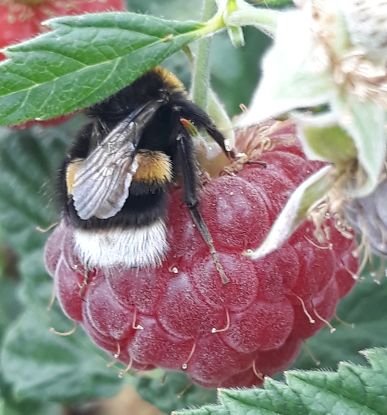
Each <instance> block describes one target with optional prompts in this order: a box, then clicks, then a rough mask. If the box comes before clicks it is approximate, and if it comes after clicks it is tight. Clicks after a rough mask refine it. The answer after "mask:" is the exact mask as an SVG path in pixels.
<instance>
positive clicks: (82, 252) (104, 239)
mask: <svg viewBox="0 0 387 415" xmlns="http://www.w3.org/2000/svg"><path fill="white" fill-rule="evenodd" d="M74 237H75V246H76V250H77V253H78V255H79V256H80V259H81V260H82V262H83V263H84V264H85V265H86V266H87V267H113V266H117V265H122V266H125V267H155V266H158V265H160V263H161V261H162V260H163V258H164V256H165V254H166V252H167V249H168V244H167V235H166V227H165V224H164V221H163V220H158V221H156V222H153V223H151V224H149V225H146V226H141V227H136V228H134V227H133V228H127V229H120V228H115V229H101V230H93V231H91V230H84V229H76V230H75V234H74Z"/></svg>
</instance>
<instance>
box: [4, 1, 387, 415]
mask: <svg viewBox="0 0 387 415" xmlns="http://www.w3.org/2000/svg"><path fill="white" fill-rule="evenodd" d="M200 4H201V2H199V1H193V2H192V5H191V6H192V7H189V10H187V9H188V8H187V3H186V2H185V1H182V0H173V1H161V2H160V1H156V0H153V1H144V0H130V1H128V6H129V9H130V10H131V11H135V12H140V13H148V14H151V15H154V16H158V17H164V18H168V19H182V20H184V19H190V20H191V19H196V20H198V19H199V18H200ZM187 12H189V16H187ZM245 36H246V45H247V46H246V47H245V48H243V49H235V48H233V47H232V46H231V44H230V42H229V39H228V38H227V35H226V34H225V33H223V34H220V35H218V36H216V37H215V38H214V39H213V44H212V54H211V71H212V83H213V87H214V89H215V90H216V92H217V94H218V95H219V97H220V98H221V100H222V101H223V102H224V103H225V106H226V108H227V110H228V112H229V114H231V115H237V114H238V113H239V111H240V110H239V105H240V104H241V103H244V104H248V102H249V99H250V97H251V93H252V90H253V88H254V86H255V85H256V83H257V80H258V77H259V71H258V60H259V56H260V54H261V53H262V52H263V51H264V50H265V48H266V47H267V45H268V44H269V40H268V38H266V37H265V36H264V35H262V34H260V33H259V32H258V31H257V30H254V29H251V28H249V29H246V30H245ZM165 64H166V66H168V67H169V68H171V69H172V70H174V71H175V72H176V73H177V74H178V75H179V76H180V78H181V79H183V80H184V81H185V83H186V84H188V83H189V70H188V67H189V64H188V63H187V60H186V58H185V56H184V55H183V53H181V52H180V53H177V54H176V55H173V56H172V57H171V58H168V59H167V61H166V63H165ZM82 123H83V119H82V117H80V116H77V117H74V118H73V119H71V120H70V121H68V122H66V123H65V124H63V125H61V126H60V127H52V128H42V127H33V128H30V129H26V130H11V129H8V128H2V129H1V130H0V172H1V174H0V287H1V289H0V342H1V354H0V415H19V414H20V415H21V414H30V415H35V414H36V415H46V414H47V415H48V414H49V415H56V414H59V413H62V406H63V405H65V406H74V405H77V404H81V403H84V402H88V401H90V400H91V399H94V398H100V397H107V396H112V395H114V394H115V393H116V392H118V391H119V390H120V388H121V387H122V386H123V384H124V383H130V384H132V385H134V386H136V387H137V390H138V391H139V392H140V394H141V395H142V396H143V397H144V398H145V399H147V400H149V401H151V402H152V403H153V404H155V405H157V406H158V407H159V408H160V409H161V410H162V411H164V412H165V413H169V412H170V411H172V410H177V409H182V408H187V407H192V406H200V405H205V404H208V403H214V402H215V401H216V394H215V392H214V391H207V390H202V389H200V388H198V387H196V386H192V387H190V388H189V389H188V390H187V392H186V393H185V394H183V395H182V396H180V395H179V393H180V392H181V391H182V390H183V389H184V388H185V387H186V386H187V380H186V378H185V377H184V376H183V375H179V374H168V375H167V376H166V378H165V379H163V376H162V375H161V374H160V373H155V374H152V376H149V377H128V378H125V379H124V380H120V379H119V378H118V376H117V373H118V369H117V368H107V367H106V363H107V362H108V361H107V357H106V356H105V355H104V354H103V353H102V352H98V351H97V349H96V348H95V346H93V345H92V344H91V342H90V341H89V340H88V339H87V338H86V336H85V335H83V334H82V333H81V332H80V331H77V332H76V333H75V334H74V335H73V336H70V337H57V336H55V335H54V334H52V333H50V332H49V330H48V329H49V328H50V327H54V328H55V329H56V330H59V331H66V330H69V329H70V328H71V322H69V321H67V320H66V319H65V318H64V317H63V315H62V314H61V312H60V311H59V310H58V308H57V307H56V306H54V307H53V308H52V309H51V310H50V311H49V310H47V305H48V303H49V300H50V297H51V292H52V281H51V280H50V278H49V277H48V276H47V274H46V272H45V270H44V267H43V263H42V251H43V246H44V242H45V239H46V237H47V235H46V234H42V233H39V232H38V231H37V230H36V227H37V226H39V227H42V228H44V227H47V226H49V225H50V224H52V223H53V222H55V221H56V218H57V209H56V207H55V203H54V199H55V198H54V192H53V184H54V182H55V177H56V171H57V169H58V167H59V165H60V162H61V160H62V158H63V156H64V154H65V151H66V148H67V147H68V145H69V143H70V141H71V137H73V136H74V134H75V132H76V131H77V130H78V128H79V127H80V126H81V124H82ZM378 269H380V270H382V269H384V267H383V266H382V264H370V265H369V267H368V268H367V269H366V271H364V273H363V276H362V279H361V281H360V282H359V284H358V285H357V287H356V288H355V289H354V290H353V292H352V293H351V294H350V295H349V296H348V297H347V298H346V299H345V300H344V301H343V302H342V304H341V305H340V307H339V310H338V316H340V318H341V319H342V320H345V321H347V322H348V323H353V325H354V326H353V327H352V326H349V325H348V324H344V323H342V322H341V321H339V320H338V321H336V323H335V326H336V327H337V331H336V332H335V333H334V334H331V333H330V332H329V331H328V330H323V331H321V332H320V333H319V334H318V335H317V336H315V337H314V338H313V339H311V340H310V341H309V342H308V345H307V347H306V348H305V350H304V352H303V353H302V354H301V356H300V357H299V359H298V360H297V362H296V363H295V365H294V367H295V368H297V369H315V368H317V367H318V368H330V369H336V368H337V364H338V362H339V361H342V360H350V361H352V362H356V363H362V364H365V361H364V359H363V358H362V356H361V355H360V354H359V353H358V351H359V350H362V349H364V348H368V347H377V346H386V344H387V325H386V322H385V318H386V314H387V288H386V284H387V281H386V278H385V276H384V275H381V273H382V271H380V272H379V271H377V270H378ZM383 272H384V271H383ZM371 273H372V275H371ZM375 279H378V283H376V282H375V281H374V280H375ZM311 354H312V355H313V358H312V357H311ZM317 361H318V362H319V365H318V366H316V364H317V363H316V362H317ZM42 391H44V393H43V392H42ZM226 395H227V394H226ZM232 399H234V400H235V399H236V400H238V399H239V398H238V397H235V396H233V397H232ZM241 400H242V398H241ZM225 401H227V400H225V398H224V396H223V401H222V402H223V404H224V402H225ZM228 403H229V401H228ZM205 411H207V412H205ZM215 411H216V412H215ZM227 411H228V409H227V408H226V406H221V405H220V406H219V405H218V407H217V409H216V410H215V409H214V412H211V410H210V411H209V412H208V410H207V409H205V410H203V411H202V412H198V414H199V413H203V414H204V413H207V414H210V413H214V414H215V413H216V414H218V413H219V414H226V413H230V412H227ZM192 413H193V412H192ZM231 413H241V414H243V413H247V412H243V411H242V412H237V411H235V412H231ZM252 413H257V414H258V413H260V412H252ZM262 413H263V412H262ZM270 413H274V412H270ZM289 413H290V412H289ZM294 413H295V412H294ZM316 413H317V412H316ZM337 413H339V412H337ZM386 413H387V412H386Z"/></svg>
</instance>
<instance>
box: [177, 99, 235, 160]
mask: <svg viewBox="0 0 387 415" xmlns="http://www.w3.org/2000/svg"><path fill="white" fill-rule="evenodd" d="M180 116H181V117H183V118H187V119H188V120H190V121H192V122H193V124H194V125H195V126H196V127H197V128H198V129H204V130H206V131H207V134H208V135H210V136H211V137H212V138H213V139H214V141H215V142H216V143H217V144H218V145H219V147H220V148H221V149H222V150H223V152H224V154H225V155H226V156H227V157H228V158H229V159H231V160H234V159H235V157H236V153H235V151H234V149H233V148H229V147H228V145H227V139H226V138H225V137H224V135H223V134H222V133H221V132H220V131H219V130H218V129H217V128H216V126H215V124H214V123H213V121H212V120H211V118H210V117H209V116H208V114H207V113H206V112H205V111H203V110H202V109H201V108H200V107H198V106H197V105H196V104H194V103H193V102H190V101H186V102H185V103H184V104H182V105H181V109H180Z"/></svg>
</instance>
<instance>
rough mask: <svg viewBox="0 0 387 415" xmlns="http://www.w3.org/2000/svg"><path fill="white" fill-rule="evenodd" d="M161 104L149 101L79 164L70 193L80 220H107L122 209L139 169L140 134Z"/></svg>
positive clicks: (120, 124)
mask: <svg viewBox="0 0 387 415" xmlns="http://www.w3.org/2000/svg"><path fill="white" fill-rule="evenodd" d="M161 104H162V102H161V101H160V102H159V101H151V102H149V103H147V104H145V105H144V106H142V107H140V108H139V109H138V110H136V111H135V112H133V113H131V114H130V115H129V117H127V118H126V119H125V120H124V121H122V122H121V123H119V124H118V126H117V127H115V128H114V129H113V130H112V131H111V132H110V133H109V134H108V135H107V137H106V138H105V139H104V140H103V141H102V142H101V143H100V144H99V145H98V146H97V147H96V148H95V149H94V150H93V151H92V152H91V153H90V154H89V156H88V157H87V158H86V159H85V160H84V161H83V162H82V163H81V165H80V167H79V169H78V170H77V172H76V174H75V178H74V186H73V190H72V197H73V202H74V208H75V210H76V211H77V213H78V216H79V217H80V218H81V219H84V220H87V219H90V218H91V217H93V216H94V217H96V218H99V219H107V218H110V217H112V216H114V215H115V214H116V213H118V212H119V211H120V210H121V209H122V207H123V205H124V203H125V201H126V199H127V198H128V195H129V186H130V184H131V181H132V177H133V175H134V174H135V172H136V170H137V168H138V165H137V163H136V161H135V155H136V149H137V146H138V144H139V141H140V138H141V134H142V132H143V130H144V127H145V126H146V123H147V122H148V121H149V120H150V119H151V117H152V116H153V115H154V113H155V112H156V110H157V109H158V108H159V107H160V105H161Z"/></svg>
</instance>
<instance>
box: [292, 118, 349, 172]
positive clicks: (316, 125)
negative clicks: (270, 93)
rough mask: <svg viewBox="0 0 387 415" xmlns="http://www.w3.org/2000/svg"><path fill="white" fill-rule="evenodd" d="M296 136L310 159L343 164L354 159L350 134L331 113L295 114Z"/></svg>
mask: <svg viewBox="0 0 387 415" xmlns="http://www.w3.org/2000/svg"><path fill="white" fill-rule="evenodd" d="M293 118H294V119H295V121H296V124H297V129H298V133H299V134H298V136H299V138H300V140H301V143H302V147H303V150H304V153H305V155H306V156H307V157H308V158H309V159H311V160H321V161H327V162H330V163H336V164H343V163H347V162H352V161H353V160H355V159H356V154H357V151H356V148H355V145H354V143H353V140H352V138H351V136H349V135H348V133H347V132H346V131H345V130H344V129H343V128H341V127H340V126H339V125H338V124H337V120H336V118H335V117H334V115H333V114H332V113H328V114H322V115H313V116H310V115H303V114H297V115H294V117H293Z"/></svg>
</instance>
